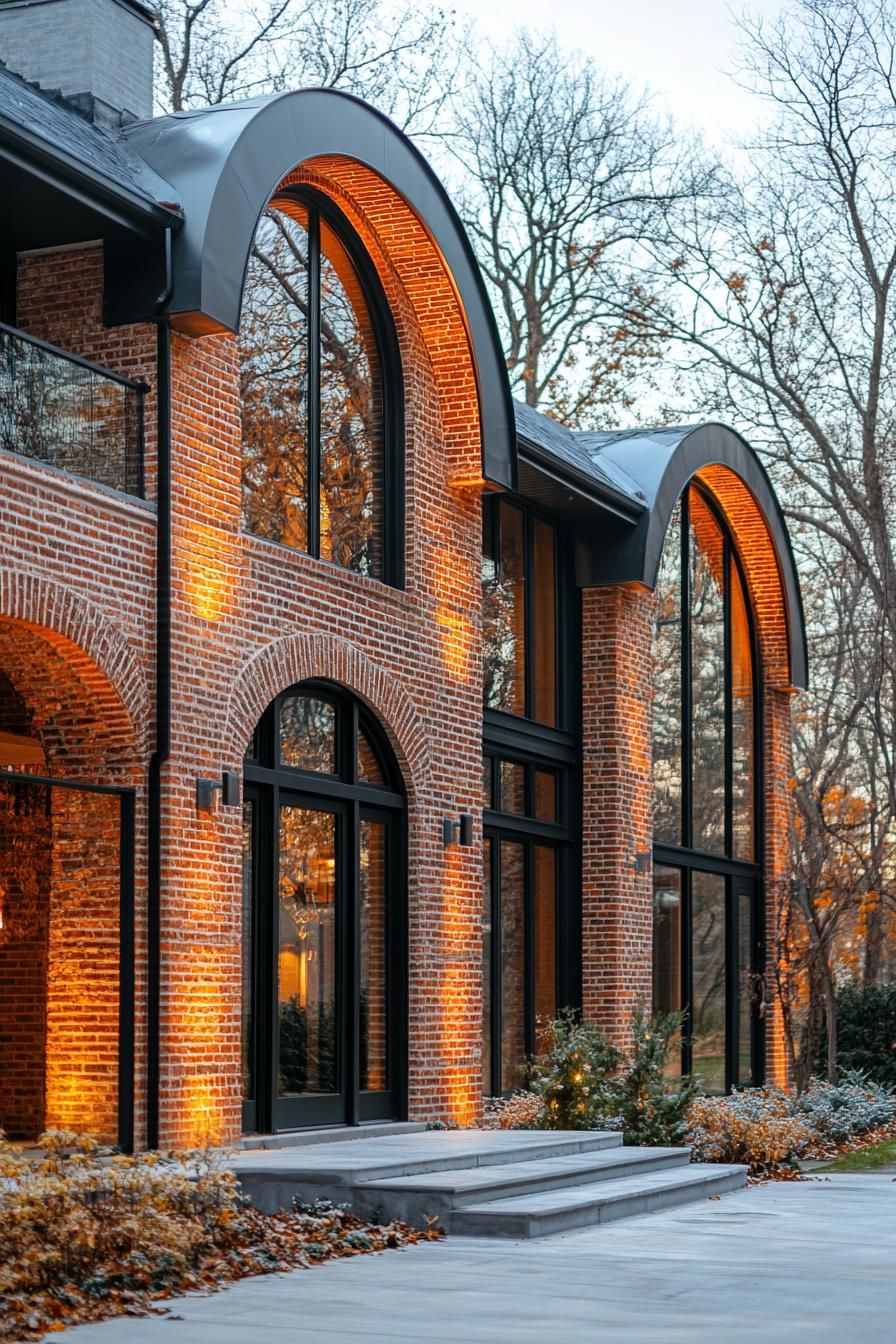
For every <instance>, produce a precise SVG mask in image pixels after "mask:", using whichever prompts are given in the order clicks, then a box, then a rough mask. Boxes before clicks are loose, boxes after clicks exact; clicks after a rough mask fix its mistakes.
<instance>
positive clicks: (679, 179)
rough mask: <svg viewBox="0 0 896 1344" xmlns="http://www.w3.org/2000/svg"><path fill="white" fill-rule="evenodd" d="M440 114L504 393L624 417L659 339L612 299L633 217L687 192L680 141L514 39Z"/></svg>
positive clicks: (605, 81) (584, 73) (591, 70)
mask: <svg viewBox="0 0 896 1344" xmlns="http://www.w3.org/2000/svg"><path fill="white" fill-rule="evenodd" d="M454 118H455V119H454V124H453V128H452V131H451V134H450V136H449V137H447V146H448V149H449V151H450V152H451V154H452V155H453V156H454V159H455V162H456V164H458V165H459V166H460V168H461V170H462V171H461V174H460V177H459V190H458V196H459V201H460V208H461V213H462V215H463V218H464V222H465V224H466V226H467V229H468V230H469V233H470V235H471V238H472V240H473V243H474V246H475V248H476V252H477V255H478V258H479V263H480V265H481V267H482V269H483V271H484V272H485V275H486V277H487V279H488V281H489V282H490V285H491V288H492V293H493V296H494V299H495V304H496V309H497V312H498V317H499V321H500V323H501V326H502V334H503V336H504V339H505V346H506V350H507V366H508V369H509V371H510V377H511V382H512V383H513V384H514V386H515V388H516V389H517V392H518V395H520V396H521V397H522V398H524V399H525V401H526V402H527V404H528V405H530V406H544V407H546V408H549V409H551V410H552V411H553V412H555V413H557V414H559V415H560V416H561V418H563V419H564V420H566V421H567V422H568V423H571V424H580V423H593V422H594V420H595V417H596V415H597V414H598V413H599V408H601V407H605V406H615V407H616V408H617V409H618V408H620V407H625V408H626V409H627V408H628V407H629V406H630V404H631V402H630V398H629V397H628V396H627V393H626V388H627V385H628V383H629V381H630V379H631V377H632V376H633V374H634V372H636V371H638V372H641V373H644V372H645V371H646V370H648V369H649V368H650V366H651V364H652V363H654V362H655V361H656V358H657V355H658V353H659V342H658V340H657V338H656V335H655V334H654V332H652V331H651V332H647V331H645V329H644V328H643V327H638V326H635V327H632V326H631V325H630V324H629V323H628V322H627V321H626V319H625V317H624V315H620V314H619V313H618V312H617V310H616V304H615V300H616V299H617V296H618V293H619V290H620V288H621V287H622V285H623V277H624V274H625V262H626V259H627V258H628V255H629V253H630V250H631V247H632V245H633V243H634V242H635V240H636V239H637V238H638V237H639V236H640V233H641V232H642V230H643V229H644V227H645V218H646V217H649V216H650V214H651V213H652V212H653V211H654V210H656V208H657V205H658V203H659V202H662V203H668V202H669V201H671V200H675V199H679V198H681V197H682V196H686V195H688V194H689V193H691V192H692V191H693V190H694V189H695V182H694V175H693V173H692V172H691V171H690V170H689V169H688V168H687V167H686V162H687V153H686V147H684V146H681V145H676V143H675V140H674V138H673V136H672V132H671V129H670V128H669V126H668V125H666V124H665V123H663V122H661V121H660V120H658V119H656V118H654V117H653V116H652V114H651V112H650V109H649V106H648V104H647V102H646V101H645V99H644V98H642V97H637V96H635V95H634V94H633V93H632V91H631V89H630V88H629V87H628V86H627V85H626V84H625V83H624V82H623V81H621V80H616V79H611V78H608V77H606V76H604V75H602V74H601V73H600V72H599V71H598V70H597V69H596V68H595V66H594V65H593V64H592V63H591V62H590V61H588V60H587V59H585V58H583V57H581V56H576V55H571V54H570V53H568V52H564V51H562V50H560V49H559V48H558V46H557V44H556V41H555V40H554V38H553V37H537V36H534V35H533V34H531V33H529V32H526V31H523V32H520V33H518V34H517V35H516V37H515V38H514V39H513V41H512V42H510V44H509V45H508V46H506V47H504V48H501V49H496V48H494V47H491V46H486V47H484V48H482V50H481V54H480V57H479V58H478V59H477V60H476V61H475V63H474V65H473V70H472V75H471V78H470V81H469V83H468V84H466V85H464V87H463V89H462V91H461V94H460V96H459V97H458V98H456V99H455V100H454Z"/></svg>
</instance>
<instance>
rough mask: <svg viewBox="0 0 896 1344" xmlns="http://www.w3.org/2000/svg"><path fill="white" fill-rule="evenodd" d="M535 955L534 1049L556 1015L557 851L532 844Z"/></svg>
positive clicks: (540, 1046)
mask: <svg viewBox="0 0 896 1344" xmlns="http://www.w3.org/2000/svg"><path fill="white" fill-rule="evenodd" d="M533 906H534V930H533V934H534V949H533V950H534V958H535V1052H536V1054H537V1053H538V1052H539V1051H540V1050H541V1049H542V1046H543V1044H544V1039H543V1038H544V1030H545V1028H546V1026H547V1024H548V1023H549V1022H552V1021H553V1020H554V1018H555V1017H556V1016H557V852H556V850H554V849H549V848H548V847H547V846H546V845H536V847H535V898H534V901H533Z"/></svg>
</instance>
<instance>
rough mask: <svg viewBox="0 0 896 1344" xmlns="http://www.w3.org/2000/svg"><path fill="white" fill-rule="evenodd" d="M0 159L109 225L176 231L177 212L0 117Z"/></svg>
mask: <svg viewBox="0 0 896 1344" xmlns="http://www.w3.org/2000/svg"><path fill="white" fill-rule="evenodd" d="M0 157H3V158H5V159H7V160H9V161H10V162H12V163H15V164H16V165H17V166H18V167H21V168H24V169H25V170H26V171H28V172H31V173H36V174H37V175H38V176H40V177H41V178H43V180H44V181H46V182H49V183H50V184H51V185H55V186H59V187H60V188H61V189H62V190H64V191H65V192H67V193H68V194H74V195H75V196H76V197H77V198H78V199H79V200H80V201H81V202H82V203H83V204H84V205H86V206H89V207H90V208H92V209H94V210H97V211H99V212H100V213H101V214H103V215H105V216H106V217H107V218H108V219H110V220H111V221H112V222H113V223H115V224H118V225H120V226H122V227H124V228H127V229H131V230H133V229H137V231H138V232H144V233H145V232H155V231H156V230H157V229H162V228H172V227H177V226H179V224H180V223H181V222H182V215H181V212H180V211H179V210H177V209H174V208H172V207H169V206H166V205H162V204H161V202H159V201H153V200H151V199H150V198H149V197H148V196H144V195H143V194H142V193H140V192H137V191H133V190H131V189H130V188H128V187H126V186H123V185H122V184H121V183H120V182H115V181H113V180H112V179H111V178H108V177H106V176H105V174H103V173H98V172H96V171H95V169H93V168H90V167H88V165H87V164H84V163H82V162H81V161H80V160H78V159H76V158H74V157H73V156H72V155H69V154H66V153H64V152H63V151H62V150H60V149H58V148H57V147H56V146H54V145H51V144H49V143H48V142H47V141H46V140H44V139H42V138H41V137H40V136H37V135H32V134H31V133H30V132H29V131H28V130H27V129H26V128H25V127H24V126H21V125H20V124H18V123H17V122H14V121H11V120H10V119H9V118H8V117H4V116H0Z"/></svg>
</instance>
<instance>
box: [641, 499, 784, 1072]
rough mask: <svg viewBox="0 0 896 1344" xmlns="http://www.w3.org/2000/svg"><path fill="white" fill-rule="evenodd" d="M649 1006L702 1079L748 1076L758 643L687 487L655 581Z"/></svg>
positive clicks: (757, 981) (712, 518) (756, 989)
mask: <svg viewBox="0 0 896 1344" xmlns="http://www.w3.org/2000/svg"><path fill="white" fill-rule="evenodd" d="M654 669H655V671H654V704H653V770H654V887H655V892H654V1006H655V1007H656V1008H657V1009H658V1010H662V1011H672V1010H674V1011H679V1012H684V1013H685V1014H686V1018H685V1030H684V1038H683V1041H682V1051H681V1066H682V1067H683V1068H684V1069H685V1071H687V1072H691V1071H693V1072H695V1073H698V1074H699V1075H700V1077H701V1080H702V1083H703V1086H704V1088H705V1089H706V1090H707V1091H710V1092H721V1091H724V1090H725V1089H726V1088H729V1087H731V1086H734V1085H737V1084H740V1085H744V1084H747V1083H750V1082H753V1081H758V1080H759V1079H760V1077H761V1074H762V1042H761V1032H760V1030H759V1018H760V1010H761V984H762V982H761V970H762V910H761V901H760V872H759V862H760V857H761V856H760V854H759V843H758V828H757V824H756V819H757V815H758V792H757V785H758V779H759V764H758V756H759V745H760V744H759V734H758V728H757V725H758V689H759V685H760V680H759V676H758V652H757V646H756V639H755V631H754V623H753V617H752V612H751V609H750V604H749V598H748V590H747V586H746V581H745V576H744V572H743V567H742V564H741V560H740V557H739V555H738V551H737V546H736V544H735V541H734V538H733V536H732V534H731V531H730V528H729V527H728V525H727V523H726V521H725V519H724V518H723V516H722V514H721V512H720V511H719V510H718V508H717V506H716V505H715V503H714V502H713V500H712V499H711V498H710V496H709V495H708V494H707V493H705V492H704V491H703V490H702V489H701V487H700V486H699V485H697V484H696V483H692V484H691V485H690V486H688V488H687V489H686V490H685V492H684V494H683V495H682V498H681V499H680V501H679V503H678V504H677V505H676V508H675V511H674V514H673V517H672V521H671V523H670V526H669V530H668V533H667V536H666V544H665V548H664V551H663V557H662V561H661V564H660V571H659V575H658V578H657V585H656V633H655V646H654Z"/></svg>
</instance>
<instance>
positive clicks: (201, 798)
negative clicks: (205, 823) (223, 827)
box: [196, 770, 240, 812]
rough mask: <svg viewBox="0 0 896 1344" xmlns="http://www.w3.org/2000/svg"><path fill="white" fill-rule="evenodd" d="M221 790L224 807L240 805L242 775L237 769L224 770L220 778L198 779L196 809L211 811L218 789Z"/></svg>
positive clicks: (198, 810)
mask: <svg viewBox="0 0 896 1344" xmlns="http://www.w3.org/2000/svg"><path fill="white" fill-rule="evenodd" d="M218 789H220V790H221V802H222V803H223V805H224V807H239V805H240V777H239V775H238V774H237V772H236V771H235V770H222V771H221V778H220V779H197V781H196V811H197V812H211V810H212V802H213V801H214V797H215V793H216V791H217V790H218Z"/></svg>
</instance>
